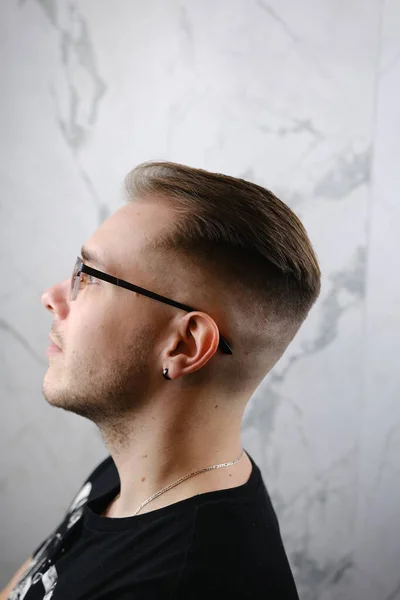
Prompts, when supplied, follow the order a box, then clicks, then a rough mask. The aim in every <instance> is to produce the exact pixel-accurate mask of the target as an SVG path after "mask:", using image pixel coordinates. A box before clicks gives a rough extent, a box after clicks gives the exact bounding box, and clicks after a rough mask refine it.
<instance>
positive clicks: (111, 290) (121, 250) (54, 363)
mask: <svg viewBox="0 0 400 600" xmlns="http://www.w3.org/2000/svg"><path fill="white" fill-rule="evenodd" d="M170 218H171V213H170V211H169V209H168V207H166V206H164V205H162V204H159V203H157V204H156V203H154V204H153V203H138V204H127V205H125V206H124V207H122V208H121V209H119V210H118V211H117V212H116V213H114V214H113V215H112V216H111V217H109V218H108V219H107V220H106V221H105V222H104V223H103V224H102V225H101V227H100V228H99V229H98V230H97V231H96V232H95V233H94V234H93V236H92V237H91V238H90V239H89V240H88V241H87V242H86V243H85V246H86V247H87V248H88V249H89V250H91V251H92V252H93V253H94V254H96V255H97V256H98V257H99V259H100V260H101V263H100V264H97V263H94V262H89V261H84V262H85V264H88V265H89V266H91V267H94V268H97V269H98V270H100V271H104V272H105V273H108V274H110V275H114V276H116V277H119V278H120V279H125V280H126V281H129V282H131V283H134V284H136V285H138V286H141V287H144V288H146V289H150V290H151V291H155V292H158V293H160V294H163V295H168V294H166V293H165V289H163V282H162V279H161V278H160V275H159V274H158V271H159V270H160V272H161V273H162V272H163V268H161V269H160V266H161V265H160V263H159V262H158V263H157V264H154V258H153V262H151V260H150V258H149V257H147V258H146V256H144V255H143V254H141V253H140V250H141V247H142V246H143V245H144V243H145V242H146V239H147V238H153V236H155V235H157V232H159V231H160V230H161V229H162V225H165V224H168V222H169V220H170ZM74 259H75V256H72V257H71V271H72V267H73V263H74ZM159 260H161V259H159ZM70 281H71V280H70V277H69V278H68V279H66V280H65V281H63V282H61V283H58V284H56V285H54V286H53V287H52V288H50V289H48V290H47V291H46V292H45V293H44V294H43V295H42V303H43V305H44V307H45V308H47V309H48V310H49V311H50V312H51V313H52V316H53V326H52V330H51V336H52V338H53V340H54V341H55V342H56V344H57V345H59V346H60V347H61V350H62V352H58V353H53V354H50V355H49V368H48V371H47V373H46V375H45V377H44V381H43V394H44V396H45V397H46V399H47V401H48V402H49V403H50V404H52V405H54V406H58V407H61V408H64V409H66V410H69V411H72V412H75V413H77V414H80V415H82V416H85V417H87V418H89V419H91V420H93V421H94V422H96V423H98V424H100V423H101V422H102V421H104V420H107V419H109V418H118V417H119V416H123V415H124V414H126V413H127V412H128V411H131V412H132V411H134V409H135V407H137V406H138V404H140V403H141V402H145V400H146V395H149V394H151V392H152V390H153V391H154V388H153V386H154V385H155V386H157V382H159V381H160V378H161V381H162V377H161V367H162V365H159V363H158V362H157V356H159V352H158V350H160V344H159V345H158V346H157V342H160V331H162V330H163V324H165V323H166V319H167V318H168V316H171V315H172V314H174V312H175V313H176V309H173V308H172V307H170V306H168V305H165V304H162V303H160V302H156V301H155V300H153V299H150V298H146V297H145V296H142V295H139V294H136V293H135V292H132V291H129V290H126V289H124V288H121V287H117V286H115V285H113V284H111V283H108V282H105V281H102V280H99V279H94V280H91V277H88V276H87V275H84V281H86V282H87V283H82V284H81V286H80V290H79V293H78V297H77V299H76V300H75V301H70V299H69V290H70ZM158 361H159V358H158Z"/></svg>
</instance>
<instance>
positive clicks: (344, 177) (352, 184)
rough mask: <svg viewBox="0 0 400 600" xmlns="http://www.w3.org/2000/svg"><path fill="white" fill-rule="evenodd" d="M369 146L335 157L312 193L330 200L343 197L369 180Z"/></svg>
mask: <svg viewBox="0 0 400 600" xmlns="http://www.w3.org/2000/svg"><path fill="white" fill-rule="evenodd" d="M371 155H372V152H371V148H367V149H366V150H364V151H363V152H351V153H350V154H342V155H340V156H338V157H337V159H336V163H335V164H334V165H333V167H332V168H331V169H330V170H329V171H328V172H327V173H326V174H325V175H324V176H323V177H322V178H321V179H320V181H319V182H318V183H317V184H316V186H315V188H314V194H315V195H316V196H321V197H324V198H329V199H330V200H340V199H342V198H345V197H346V196H348V194H350V193H351V192H352V191H353V190H355V189H356V188H358V187H359V186H360V185H363V184H365V183H367V182H368V181H369V180H370V172H371Z"/></svg>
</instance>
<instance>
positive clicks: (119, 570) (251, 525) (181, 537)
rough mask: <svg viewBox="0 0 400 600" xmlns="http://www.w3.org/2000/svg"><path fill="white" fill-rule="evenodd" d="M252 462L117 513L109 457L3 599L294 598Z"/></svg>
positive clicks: (116, 478) (289, 574)
mask: <svg viewBox="0 0 400 600" xmlns="http://www.w3.org/2000/svg"><path fill="white" fill-rule="evenodd" d="M248 456H249V458H250V460H251V462H252V467H253V468H252V472H251V475H250V477H249V479H248V481H247V482H246V483H245V484H243V485H241V486H238V487H235V488H230V489H225V490H218V491H213V492H207V493H204V494H198V495H196V496H193V497H191V498H187V499H185V500H181V501H180V502H176V503H174V504H170V505H169V506H165V507H163V508H160V509H157V510H154V511H151V512H147V513H143V514H142V515H141V514H140V513H139V514H138V515H136V516H133V517H125V518H121V519H116V518H108V517H103V516H101V513H102V512H103V511H104V510H105V509H106V507H107V506H108V504H109V503H110V502H111V500H112V499H113V498H114V497H115V496H116V494H117V493H118V492H119V489H120V481H119V475H118V471H117V469H116V467H115V463H114V461H113V460H112V458H111V456H109V457H108V458H106V459H105V460H104V461H103V462H102V463H101V464H100V465H99V466H98V467H97V468H96V469H95V470H94V471H93V473H92V474H91V475H90V477H89V478H88V479H87V480H86V482H85V483H84V485H83V487H82V489H81V490H80V491H79V493H78V494H77V495H76V497H75V499H74V500H73V502H72V504H71V506H70V508H69V509H68V511H67V514H66V516H65V518H64V519H63V521H62V522H61V524H60V525H59V526H58V527H57V528H56V529H55V530H54V532H53V533H52V534H51V535H50V536H49V537H48V538H47V539H46V540H45V541H44V542H43V543H42V544H41V545H40V546H39V547H38V548H37V549H36V550H35V552H34V553H33V561H32V563H31V566H30V567H29V569H28V571H27V572H26V574H25V575H24V577H23V578H22V580H21V581H20V582H19V584H18V585H17V586H16V588H15V589H14V591H13V592H12V593H11V596H10V600H17V599H18V600H22V599H25V600H50V598H51V600H158V599H160V600H161V598H162V599H163V600H168V599H177V600H200V599H201V600H212V599H213V598H219V599H221V600H223V599H224V598H227V599H228V598H229V599H230V600H235V599H237V600H239V599H240V600H242V599H245V598H252V599H260V600H261V599H265V600H298V595H297V592H296V587H295V583H294V580H293V576H292V572H291V570H290V566H289V563H288V560H287V556H286V553H285V549H284V547H283V544H282V539H281V535H280V530H279V525H278V520H277V517H276V514H275V511H274V509H273V507H272V504H271V500H270V497H269V495H268V493H267V490H266V487H265V484H264V481H263V479H262V475H261V472H260V470H259V468H258V466H257V465H256V464H255V463H254V461H253V459H252V458H251V456H250V455H248Z"/></svg>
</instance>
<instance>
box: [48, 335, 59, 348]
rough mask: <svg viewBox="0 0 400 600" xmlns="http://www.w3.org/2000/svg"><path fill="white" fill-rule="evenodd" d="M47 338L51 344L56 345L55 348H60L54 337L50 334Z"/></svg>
mask: <svg viewBox="0 0 400 600" xmlns="http://www.w3.org/2000/svg"><path fill="white" fill-rule="evenodd" d="M49 340H50V342H51V343H52V344H53V346H56V347H57V348H59V349H60V350H61V346H59V344H57V343H56V342H55V341H54V339H53V338H52V337H51V335H49Z"/></svg>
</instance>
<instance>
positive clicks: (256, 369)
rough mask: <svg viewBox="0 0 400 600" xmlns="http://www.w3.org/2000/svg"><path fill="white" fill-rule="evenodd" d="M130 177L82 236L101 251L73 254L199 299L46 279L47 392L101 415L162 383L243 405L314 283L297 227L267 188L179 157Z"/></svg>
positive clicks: (314, 293) (59, 402)
mask: <svg viewBox="0 0 400 600" xmlns="http://www.w3.org/2000/svg"><path fill="white" fill-rule="evenodd" d="M126 187H127V191H128V203H127V204H126V205H125V206H123V207H122V208H121V209H119V210H118V211H117V212H115V213H114V214H113V215H112V216H111V217H109V218H108V219H107V220H106V221H105V222H104V223H103V224H102V225H101V227H100V228H99V229H97V231H96V232H95V233H94V234H93V236H92V237H91V238H90V239H89V240H88V241H87V243H86V244H85V246H86V248H87V249H88V250H89V251H91V253H92V254H93V255H96V257H97V259H98V260H97V261H96V262H94V261H86V260H84V261H83V262H84V263H85V264H87V265H88V266H91V267H94V268H97V269H99V270H101V271H103V272H105V273H107V274H109V275H112V276H114V277H117V278H119V279H123V280H126V281H128V282H131V283H132V284H134V285H136V286H140V287H142V288H145V289H147V290H150V291H152V292H155V293H157V294H160V295H162V296H165V297H168V298H170V299H172V300H175V301H176V302H180V303H182V304H185V305H189V306H191V307H194V308H195V311H193V312H186V311H184V310H181V309H178V308H175V307H173V306H170V305H168V304H165V303H162V302H159V301H157V300H154V299H152V298H148V297H146V296H144V295H139V294H137V293H135V292H133V291H130V290H127V289H125V288H123V287H118V286H116V285H112V284H111V283H109V282H106V281H102V280H98V279H96V278H93V277H90V276H87V275H84V274H83V275H82V281H81V284H80V290H79V293H78V296H77V298H76V300H74V301H71V299H70V296H69V291H70V279H67V280H66V281H64V282H61V283H60V284H57V285H55V286H53V287H52V288H50V289H49V290H47V291H46V292H45V293H44V294H43V296H42V302H43V304H44V306H45V307H46V308H48V309H49V310H50V311H51V312H52V314H53V318H54V322H53V328H52V334H53V335H52V337H53V338H54V339H55V341H56V343H58V344H59V345H60V346H61V348H62V350H63V352H62V353H59V354H55V355H52V356H51V357H50V358H49V360H50V365H49V370H48V371H47V373H46V376H45V379H44V382H43V392H44V395H45V396H46V398H47V400H48V401H49V402H50V403H51V404H54V405H56V406H60V407H63V408H65V409H67V410H71V411H73V412H76V413H78V414H81V415H83V416H86V417H88V418H90V419H92V420H93V421H95V422H97V423H98V424H101V423H102V422H104V421H109V420H110V419H111V420H114V421H115V420H119V418H123V417H124V416H125V415H127V414H128V413H129V414H131V415H134V414H135V412H136V411H137V410H138V409H139V408H140V409H144V410H151V406H152V405H153V403H154V402H159V400H160V398H163V396H165V388H166V386H174V395H175V396H176V398H178V399H179V397H180V396H182V397H190V399H191V406H192V407H193V409H195V404H196V398H199V399H201V398H204V397H207V396H209V397H214V398H215V397H218V398H220V399H221V400H222V401H224V399H226V401H227V402H230V403H231V406H232V405H233V404H234V402H235V401H236V400H237V401H238V402H242V404H243V406H242V409H243V410H244V406H245V402H246V401H247V400H248V398H249V397H250V396H251V394H252V392H253V391H254V390H255V389H256V387H257V386H258V384H259V383H260V382H261V380H262V379H263V378H264V377H265V375H266V374H267V373H268V371H270V369H271V368H272V367H273V366H274V364H275V363H276V362H277V360H278V359H279V358H280V357H281V355H282V354H283V352H284V351H285V349H286V347H287V346H288V344H289V343H290V342H291V340H292V339H293V337H294V336H295V334H296V332H297V331H298V329H299V327H300V326H301V324H302V322H303V321H304V319H305V318H306V316H307V314H308V312H309V310H310V308H311V306H312V305H313V303H314V302H315V300H316V298H317V297H318V294H319V290H320V271H319V267H318V262H317V259H316V257H315V254H314V252H313V249H312V247H311V244H310V241H309V239H308V236H307V234H306V232H305V230H304V227H303V226H302V224H301V222H300V221H299V219H298V218H297V217H296V216H295V214H294V213H293V212H292V211H291V210H290V209H289V208H288V207H287V206H286V205H285V204H284V203H283V202H281V201H280V200H278V199H277V198H276V197H275V196H274V195H273V194H272V193H271V192H269V191H268V190H266V189H264V188H262V187H260V186H257V185H255V184H253V183H249V182H246V181H244V180H241V179H236V178H233V177H228V176H225V175H220V174H215V173H209V172H207V171H203V170H200V169H192V168H189V167H186V166H183V165H177V164H173V163H167V162H162V163H146V164H143V165H139V166H138V167H136V169H134V170H133V171H132V172H131V173H129V175H128V176H127V178H126ZM220 333H221V335H222V336H223V337H224V338H225V339H226V340H227V342H228V344H229V345H230V347H231V348H232V352H233V354H232V355H228V354H224V353H222V352H221V350H220V349H219V348H218V342H219V334H220ZM163 368H168V370H169V373H168V374H169V376H170V377H171V379H172V381H168V382H167V381H166V380H165V379H164V378H163V377H162V370H163ZM196 408H198V407H196Z"/></svg>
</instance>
